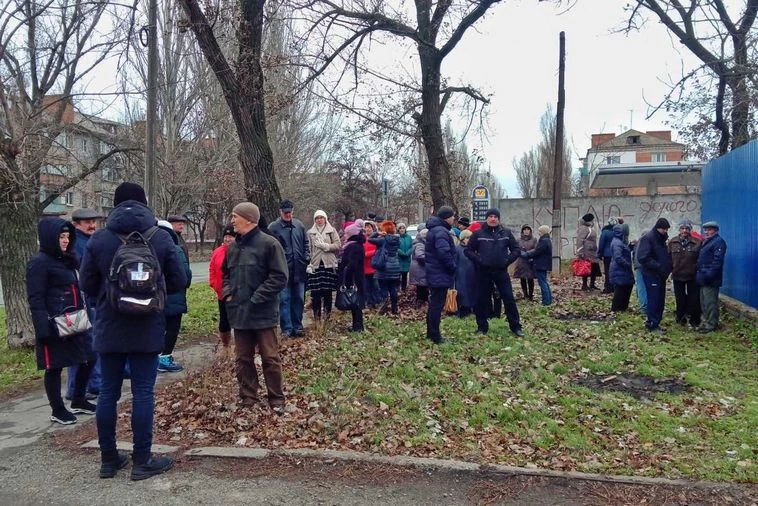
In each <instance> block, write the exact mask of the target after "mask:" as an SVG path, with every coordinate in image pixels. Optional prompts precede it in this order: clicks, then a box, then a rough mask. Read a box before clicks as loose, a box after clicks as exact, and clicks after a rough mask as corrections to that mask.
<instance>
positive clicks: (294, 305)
mask: <svg viewBox="0 0 758 506" xmlns="http://www.w3.org/2000/svg"><path fill="white" fill-rule="evenodd" d="M304 307H305V283H287V287H286V288H285V289H284V290H282V292H281V293H280V294H279V326H280V327H281V328H282V333H284V334H289V335H292V333H293V332H294V331H296V330H302V329H303V308H304Z"/></svg>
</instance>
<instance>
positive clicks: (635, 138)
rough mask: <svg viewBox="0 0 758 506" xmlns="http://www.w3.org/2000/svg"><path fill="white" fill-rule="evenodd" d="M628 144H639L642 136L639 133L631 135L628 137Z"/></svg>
mask: <svg viewBox="0 0 758 506" xmlns="http://www.w3.org/2000/svg"><path fill="white" fill-rule="evenodd" d="M626 143H627V144H639V143H640V136H639V135H630V136H629V137H627V138H626Z"/></svg>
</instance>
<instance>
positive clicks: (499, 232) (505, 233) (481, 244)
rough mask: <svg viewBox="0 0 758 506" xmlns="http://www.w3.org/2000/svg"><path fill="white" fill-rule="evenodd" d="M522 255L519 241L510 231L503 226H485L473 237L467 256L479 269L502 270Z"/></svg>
mask: <svg viewBox="0 0 758 506" xmlns="http://www.w3.org/2000/svg"><path fill="white" fill-rule="evenodd" d="M520 255H521V248H520V247H519V245H518V241H517V240H516V238H515V237H513V233H512V232H511V231H510V229H508V228H505V227H504V226H502V225H498V226H496V227H488V226H486V225H485V226H483V227H482V228H480V229H479V230H477V231H476V232H474V234H473V235H472V236H471V239H469V243H468V247H467V248H466V256H467V257H469V258H470V259H471V261H472V262H474V265H476V267H477V268H478V269H484V270H502V269H507V268H508V266H509V265H511V264H512V263H513V262H515V261H516V259H517V258H518V257H519V256H520Z"/></svg>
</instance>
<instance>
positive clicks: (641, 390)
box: [574, 373, 691, 399]
mask: <svg viewBox="0 0 758 506" xmlns="http://www.w3.org/2000/svg"><path fill="white" fill-rule="evenodd" d="M574 383H575V384H577V385H580V386H583V387H587V388H590V389H592V390H597V391H609V390H610V391H615V392H623V393H625V394H629V395H631V396H632V397H634V398H636V399H648V398H650V397H653V396H654V395H655V394H660V393H666V394H674V395H679V394H682V393H684V392H687V391H689V390H690V388H691V386H690V385H688V384H687V383H685V382H684V381H682V380H681V379H679V378H653V377H650V376H642V375H639V374H634V373H626V374H604V375H599V374H596V375H592V376H587V377H585V378H579V379H578V380H576V381H575V382H574Z"/></svg>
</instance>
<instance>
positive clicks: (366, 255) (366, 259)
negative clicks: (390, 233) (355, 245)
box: [363, 241, 376, 276]
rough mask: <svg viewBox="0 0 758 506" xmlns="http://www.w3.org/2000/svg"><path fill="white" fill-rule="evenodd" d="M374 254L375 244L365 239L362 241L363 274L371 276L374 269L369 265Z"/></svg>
mask: <svg viewBox="0 0 758 506" xmlns="http://www.w3.org/2000/svg"><path fill="white" fill-rule="evenodd" d="M374 255H376V246H375V245H373V244H371V243H370V242H368V241H366V242H364V243H363V275H364V276H373V275H374V274H375V273H376V271H375V270H374V268H373V267H372V266H371V259H372V258H374Z"/></svg>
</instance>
